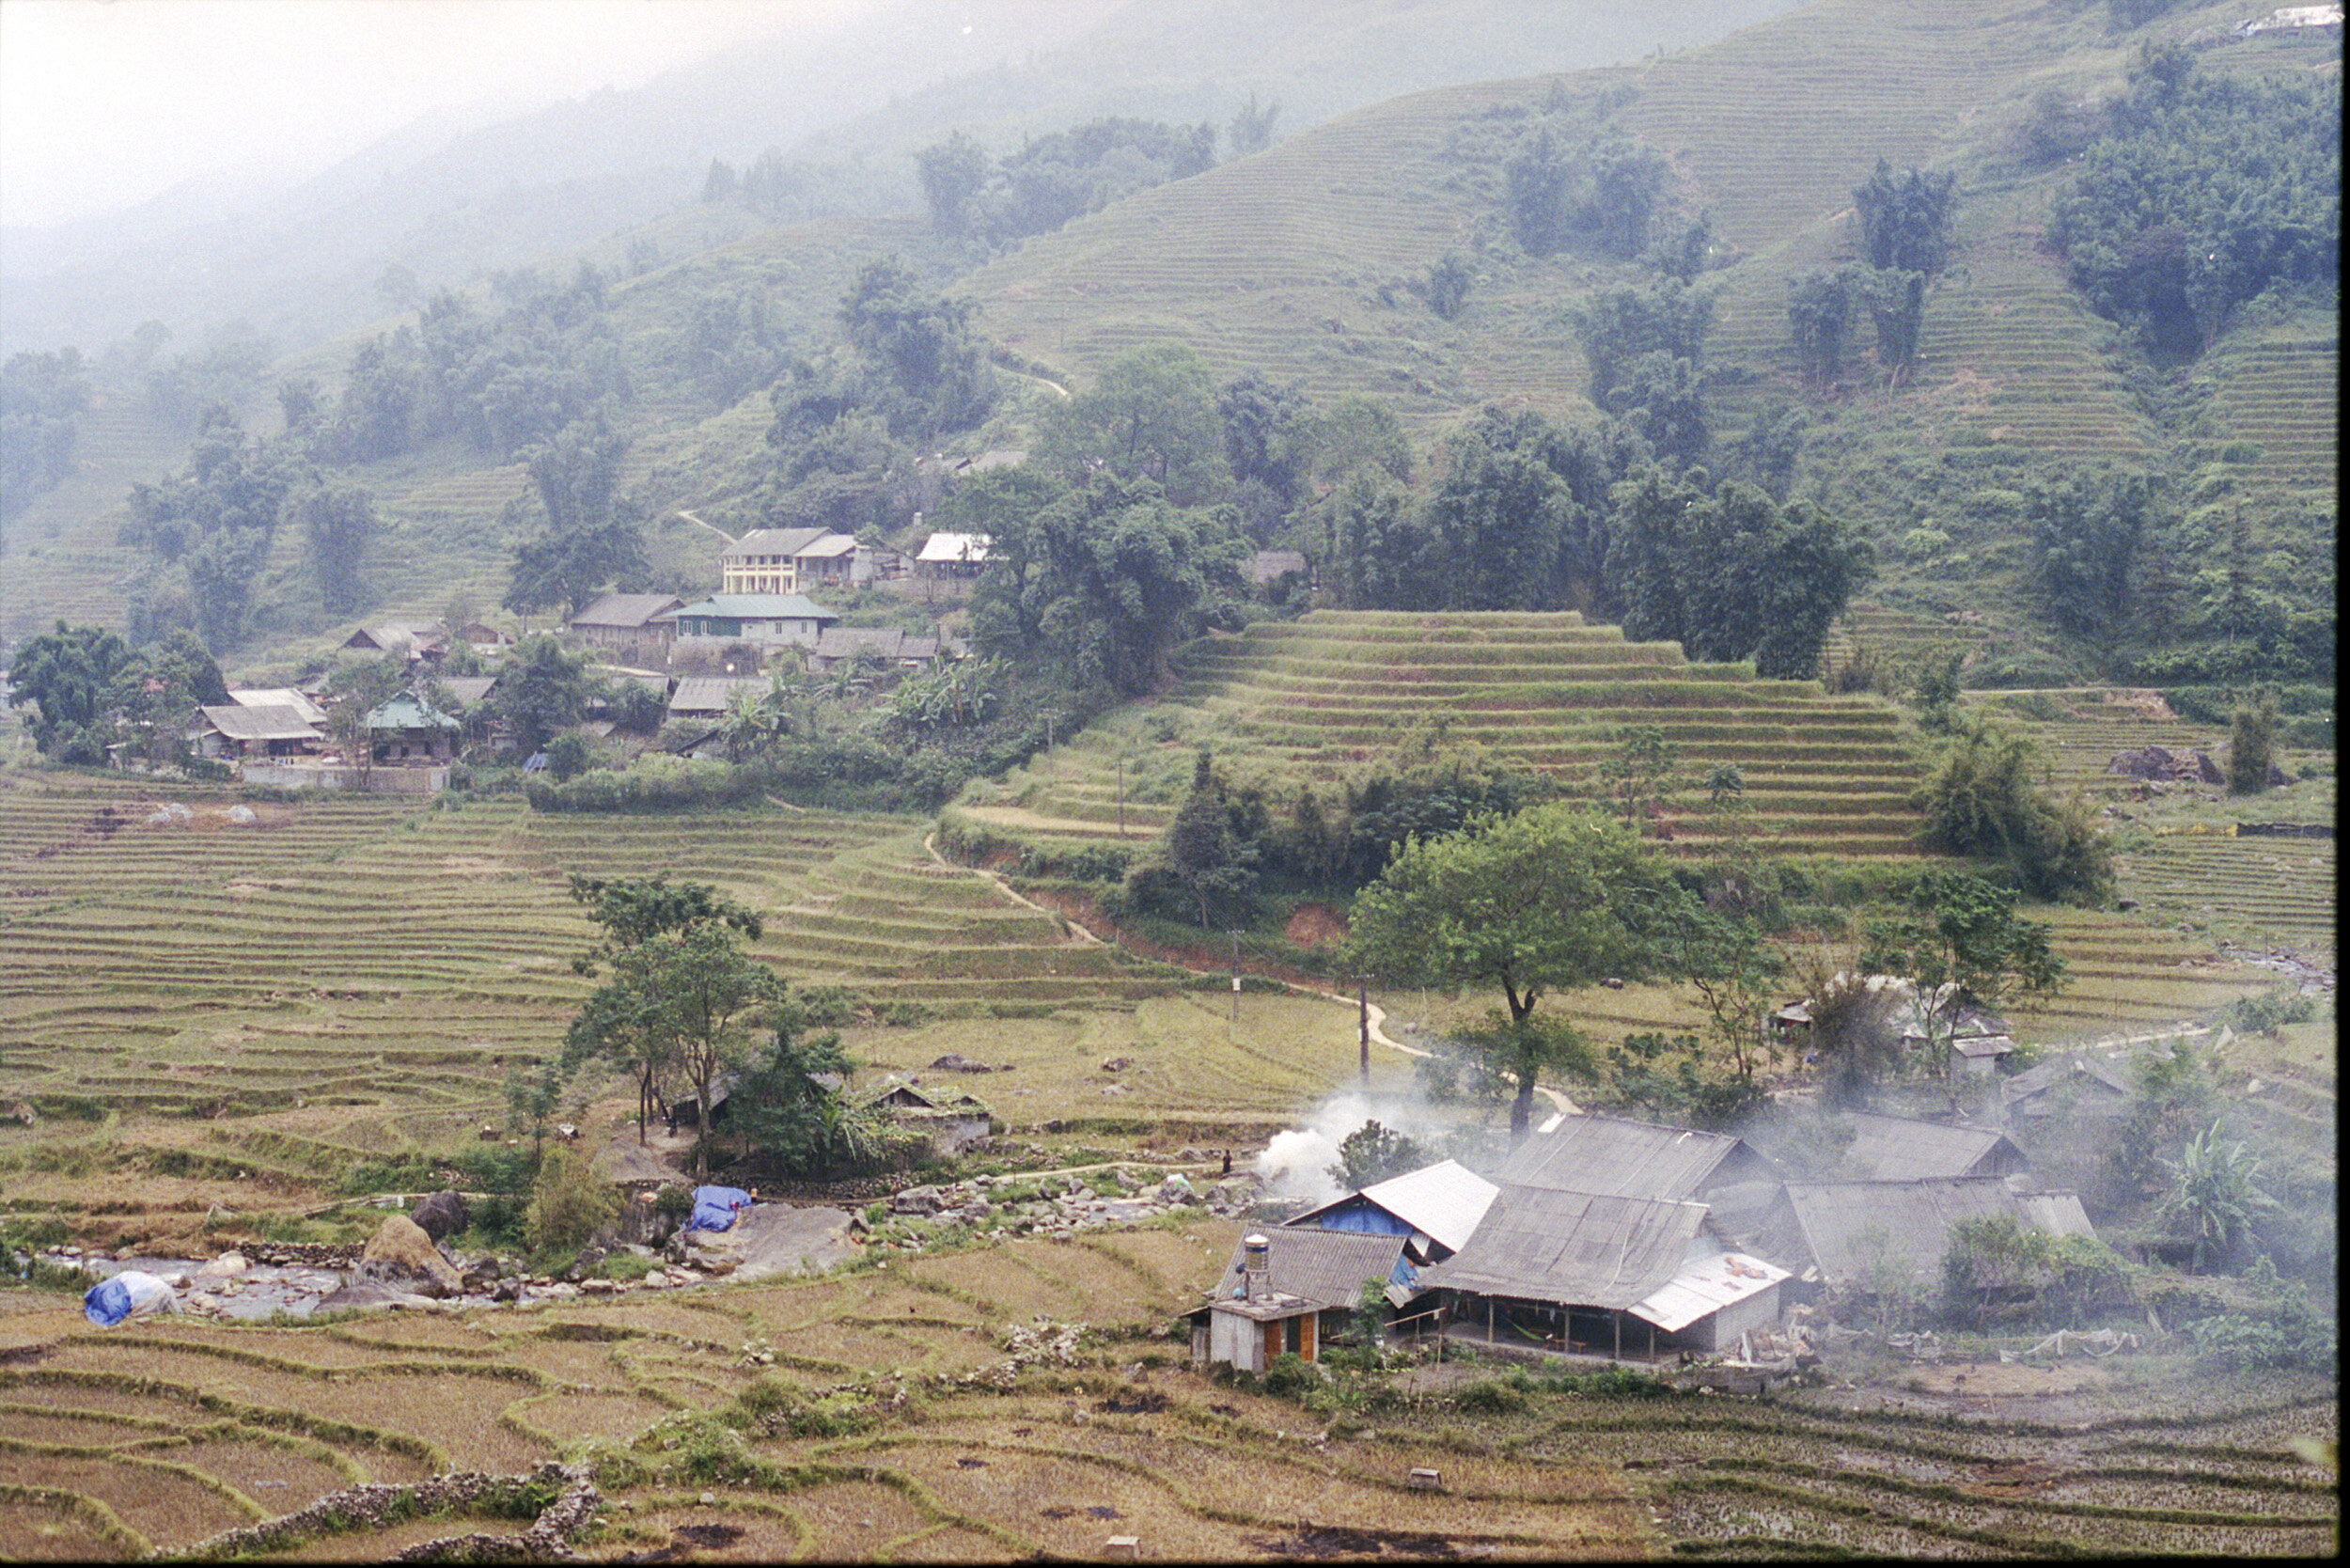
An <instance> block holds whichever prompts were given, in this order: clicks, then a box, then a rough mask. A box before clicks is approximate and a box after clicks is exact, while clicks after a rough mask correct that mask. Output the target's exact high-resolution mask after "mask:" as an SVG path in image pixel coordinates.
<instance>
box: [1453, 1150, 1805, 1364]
mask: <svg viewBox="0 0 2350 1568" xmlns="http://www.w3.org/2000/svg"><path fill="white" fill-rule="evenodd" d="M1787 1277H1788V1271H1787V1270H1785V1269H1782V1268H1779V1267H1778V1266H1776V1265H1774V1264H1772V1263H1770V1262H1766V1261H1765V1260H1763V1259H1762V1258H1760V1257H1756V1256H1753V1255H1752V1254H1751V1253H1749V1252H1747V1251H1746V1250H1744V1249H1743V1248H1742V1247H1739V1246H1738V1245H1737V1244H1736V1243H1735V1242H1734V1241H1733V1240H1732V1239H1731V1237H1730V1236H1729V1235H1728V1234H1727V1233H1725V1232H1724V1231H1722V1230H1721V1229H1720V1228H1719V1227H1718V1226H1716V1225H1715V1224H1714V1223H1713V1222H1712V1221H1711V1219H1710V1217H1709V1214H1708V1208H1707V1205H1706V1204H1704V1203H1702V1202H1696V1201H1690V1200H1675V1199H1669V1198H1633V1197H1623V1196H1602V1195H1599V1194H1594V1193H1589V1192H1574V1191H1569V1190H1567V1189H1564V1188H1559V1187H1539V1186H1525V1185H1519V1184H1512V1183H1510V1182H1507V1181H1504V1182H1502V1183H1501V1184H1500V1191H1499V1192H1497V1193H1496V1195H1495V1197H1494V1200H1493V1205H1492V1207H1491V1208H1489V1209H1487V1210H1486V1212H1485V1217H1484V1218H1483V1219H1482V1220H1481V1221H1480V1222H1479V1224H1478V1227H1477V1230H1476V1232H1475V1233H1474V1234H1473V1235H1471V1236H1470V1237H1469V1240H1468V1242H1467V1244H1466V1245H1465V1246H1464V1247H1462V1248H1461V1250H1460V1251H1459V1252H1458V1253H1456V1254H1455V1255H1454V1256H1453V1257H1451V1258H1450V1259H1448V1260H1447V1261H1446V1262H1441V1263H1436V1264H1433V1265H1432V1266H1430V1267H1429V1268H1427V1269H1426V1270H1424V1271H1422V1273H1421V1275H1420V1278H1419V1283H1420V1285H1421V1286H1422V1287H1423V1288H1424V1289H1428V1290H1434V1291H1437V1292H1440V1293H1441V1294H1442V1295H1443V1298H1444V1306H1443V1313H1442V1317H1443V1320H1444V1323H1445V1326H1444V1327H1443V1329H1442V1331H1443V1333H1444V1335H1445V1337H1446V1338H1447V1339H1448V1340H1450V1341H1462V1342H1464V1343H1474V1344H1477V1345H1480V1346H1483V1347H1487V1348H1492V1349H1498V1350H1512V1349H1527V1350H1550V1351H1560V1352H1567V1353H1574V1354H1582V1355H1590V1356H1607V1357H1611V1358H1614V1359H1618V1360H1622V1359H1625V1358H1627V1357H1637V1358H1642V1359H1651V1360H1653V1359H1654V1358H1656V1357H1658V1356H1666V1355H1678V1354H1680V1353H1681V1352H1683V1351H1689V1352H1707V1353H1711V1352H1714V1351H1717V1350H1721V1349H1724V1348H1728V1347H1732V1346H1735V1345H1736V1344H1737V1342H1738V1337H1739V1336H1740V1335H1741V1334H1742V1333H1745V1332H1747V1330H1750V1329H1755V1328H1765V1327H1770V1326H1772V1325H1775V1324H1776V1323H1777V1322H1778V1313H1779V1305H1780V1303H1779V1294H1778V1287H1779V1282H1780V1281H1781V1280H1783V1279H1785V1278H1787Z"/></svg>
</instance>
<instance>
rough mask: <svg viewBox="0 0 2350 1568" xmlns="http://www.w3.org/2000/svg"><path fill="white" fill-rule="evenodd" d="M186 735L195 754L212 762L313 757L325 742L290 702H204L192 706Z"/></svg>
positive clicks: (322, 735) (323, 736) (322, 736)
mask: <svg viewBox="0 0 2350 1568" xmlns="http://www.w3.org/2000/svg"><path fill="white" fill-rule="evenodd" d="M230 695H231V696H234V695H235V694H234V693H231V694H230ZM321 716H322V715H321ZM187 736H188V744H189V745H191V746H193V747H194V748H195V749H196V755H197V756H199V757H205V758H209V759H211V760H213V761H215V762H224V761H229V762H242V761H244V760H248V759H253V760H264V759H268V758H274V757H310V756H316V755H317V754H318V752H319V750H320V749H321V747H322V746H323V745H325V742H326V737H325V735H324V734H322V733H321V731H320V729H319V727H318V726H317V725H316V724H314V723H312V722H311V721H310V720H308V719H306V718H305V717H303V715H302V712H301V710H300V709H298V708H295V707H293V706H291V705H290V704H273V705H270V706H267V707H251V708H248V707H245V706H244V705H243V704H242V703H236V702H226V703H219V704H206V705H205V706H203V707H200V708H198V709H196V717H195V719H194V720H193V721H192V722H191V723H190V724H189V726H188V731H187Z"/></svg>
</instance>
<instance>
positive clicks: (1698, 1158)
mask: <svg viewBox="0 0 2350 1568" xmlns="http://www.w3.org/2000/svg"><path fill="white" fill-rule="evenodd" d="M1733 1154H1741V1155H1743V1156H1744V1157H1743V1158H1742V1159H1741V1160H1740V1161H1739V1164H1740V1165H1742V1166H1745V1165H1752V1166H1755V1167H1758V1168H1763V1169H1767V1165H1766V1164H1765V1163H1764V1162H1763V1160H1762V1157H1761V1156H1760V1155H1757V1154H1755V1153H1754V1152H1753V1151H1752V1150H1749V1149H1747V1147H1746V1146H1745V1144H1743V1143H1742V1142H1741V1141H1740V1140H1739V1139H1737V1138H1734V1137H1723V1136H1722V1135H1721V1134H1719V1133H1700V1132H1693V1131H1691V1130H1689V1129H1688V1128H1685V1127H1660V1126H1657V1125H1655V1124H1654V1123H1653V1122H1647V1121H1628V1120H1626V1119H1624V1118H1622V1117H1616V1116H1590V1115H1574V1116H1566V1115H1561V1116H1555V1117H1553V1118H1551V1119H1550V1120H1549V1121H1544V1122H1543V1123H1542V1125H1541V1127H1540V1128H1538V1129H1537V1130H1536V1131H1535V1132H1533V1133H1532V1134H1530V1135H1528V1137H1527V1140H1526V1141H1525V1142H1524V1143H1521V1144H1519V1145H1518V1146H1517V1148H1516V1149H1514V1150H1512V1152H1511V1153H1510V1157H1509V1158H1508V1159H1507V1160H1505V1161H1504V1162H1502V1167H1501V1168H1500V1169H1499V1170H1497V1171H1496V1172H1495V1173H1494V1179H1495V1180H1496V1181H1497V1182H1500V1183H1502V1184H1505V1185H1517V1186H1539V1187H1559V1188H1563V1189H1565V1190H1567V1191H1570V1192H1590V1193H1606V1194H1612V1195H1616V1196H1620V1197H1625V1198H1663V1199H1685V1198H1688V1197H1691V1196H1692V1195H1694V1194H1695V1193H1697V1192H1698V1191H1699V1190H1700V1188H1702V1187H1703V1186H1704V1185H1705V1184H1706V1182H1707V1181H1708V1180H1709V1179H1710V1178H1711V1177H1712V1176H1713V1175H1714V1174H1715V1172H1716V1170H1717V1169H1718V1168H1720V1167H1721V1166H1722V1164H1723V1162H1725V1161H1727V1160H1729V1159H1730V1158H1731V1155H1733Z"/></svg>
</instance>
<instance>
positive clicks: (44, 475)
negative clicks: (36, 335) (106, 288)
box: [0, 348, 89, 519]
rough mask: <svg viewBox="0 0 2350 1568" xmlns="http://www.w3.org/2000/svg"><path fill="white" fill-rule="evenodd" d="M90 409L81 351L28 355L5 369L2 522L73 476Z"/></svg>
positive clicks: (0, 370) (0, 386)
mask: <svg viewBox="0 0 2350 1568" xmlns="http://www.w3.org/2000/svg"><path fill="white" fill-rule="evenodd" d="M88 407H89V373H88V370H87V368H86V367H85V366H84V365H83V363H82V354H81V351H80V350H78V349H72V348H67V349H60V350H58V351H57V352H56V353H31V352H30V351H27V352H25V353H20V354H14V355H11V356H10V358H9V359H8V363H7V364H6V365H5V366H0V519H5V518H8V517H12V516H14V515H15V514H16V513H17V512H19V511H21V510H24V504H25V503H26V502H27V501H30V500H31V499H32V498H33V497H34V496H36V495H38V494H40V493H41V492H42V491H44V490H49V489H53V488H54V487H55V485H56V484H57V482H58V481H59V480H60V479H63V478H65V477H66V476H67V475H68V474H70V473H71V472H72V471H73V443H74V440H75V438H76V436H77V435H78V434H79V433H80V431H81V419H82V415H83V414H84V413H85V412H86V410H87V409H88Z"/></svg>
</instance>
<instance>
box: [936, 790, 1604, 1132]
mask: <svg viewBox="0 0 2350 1568" xmlns="http://www.w3.org/2000/svg"><path fill="white" fill-rule="evenodd" d="M922 847H923V848H924V849H925V850H927V851H929V852H930V856H931V858H932V860H934V861H936V862H937V863H938V864H939V865H941V866H945V867H947V868H948V869H949V870H964V871H969V872H970V873H971V874H972V875H973V876H976V877H979V878H981V879H983V880H985V881H986V882H987V883H988V884H989V885H990V886H993V887H994V888H995V890H996V891H997V892H999V893H1001V894H1002V895H1003V896H1004V897H1005V898H1007V899H1010V900H1011V902H1014V903H1016V904H1019V905H1021V906H1022V907H1024V908H1027V909H1033V910H1035V911H1036V912H1037V913H1038V914H1040V915H1050V916H1051V917H1053V918H1055V919H1057V920H1058V921H1060V923H1061V924H1062V925H1064V926H1066V927H1068V928H1069V930H1070V931H1071V932H1072V933H1073V934H1074V935H1075V936H1076V937H1077V939H1078V940H1079V941H1080V942H1081V943H1090V944H1092V945H1093V946H1095V947H1097V948H1098V947H1101V946H1103V942H1102V939H1101V938H1100V937H1098V936H1096V935H1094V934H1093V933H1091V932H1089V931H1088V930H1087V929H1086V928H1085V927H1083V926H1081V925H1079V924H1078V923H1077V922H1076V921H1074V920H1073V919H1071V918H1070V917H1068V916H1066V915H1063V914H1061V913H1060V912H1059V911H1058V910H1055V909H1047V908H1045V907H1044V906H1043V905H1042V904H1041V903H1038V902H1036V901H1035V900H1033V899H1029V898H1024V897H1023V896H1022V895H1021V894H1020V893H1019V892H1017V891H1016V890H1014V888H1013V887H1012V886H1011V883H1009V882H1006V881H1005V880H1004V879H1003V878H1002V877H1001V876H999V875H997V874H996V873H995V872H994V871H991V870H984V869H982V868H979V867H975V866H956V865H955V863H954V862H953V861H951V860H948V858H947V857H946V856H945V855H941V854H939V853H938V835H937V834H936V833H926V834H924V835H923V836H922ZM1178 967H1181V966H1180V965H1178ZM1194 972H1195V973H1199V974H1204V973H1207V971H1205V970H1196V971H1194ZM1279 983H1280V984H1281V985H1282V986H1283V987H1284V988H1285V989H1287V990H1290V991H1293V992H1295V993H1297V995H1299V996H1314V997H1318V998H1320V999H1321V1000H1323V1001H1326V1002H1337V1003H1339V1004H1340V1005H1341V1006H1344V1007H1354V1006H1355V1005H1356V998H1355V997H1353V996H1340V995H1339V993H1337V992H1335V991H1324V990H1322V989H1320V988H1319V987H1316V986H1310V985H1299V984H1296V983H1295V982H1293V981H1291V980H1282V981H1280V982H1279ZM1365 1005H1366V1006H1367V1007H1368V1009H1369V1011H1370V1015H1371V1043H1372V1044H1373V1045H1384V1046H1386V1047H1387V1049H1388V1050H1390V1051H1398V1052H1401V1053H1402V1054H1403V1055H1404V1056H1407V1057H1427V1056H1432V1055H1434V1053H1433V1052H1430V1051H1423V1050H1421V1049H1420V1048H1419V1047H1418V1046H1417V1045H1406V1044H1404V1043H1402V1041H1400V1040H1391V1039H1389V1038H1388V1036H1387V1030H1386V1029H1385V1028H1384V1027H1381V1026H1383V1025H1384V1024H1386V1023H1387V1009H1386V1008H1383V1007H1381V1006H1380V1005H1379V1004H1378V1003H1377V1002H1371V1003H1368V1004H1365ZM1534 1092H1535V1093H1537V1094H1540V1095H1542V1096H1543V1097H1544V1098H1545V1099H1547V1100H1549V1102H1550V1103H1551V1104H1552V1105H1556V1106H1558V1107H1559V1109H1560V1110H1562V1111H1565V1112H1566V1113H1567V1114H1568V1115H1570V1116H1579V1115H1581V1114H1582V1113H1581V1111H1579V1110H1578V1109H1577V1108H1576V1106H1575V1102H1574V1101H1572V1100H1570V1099H1568V1098H1567V1097H1566V1096H1565V1095H1564V1094H1562V1093H1560V1092H1559V1090H1555V1089H1552V1088H1550V1087H1549V1086H1548V1085H1546V1084H1536V1085H1535V1086H1534Z"/></svg>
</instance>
